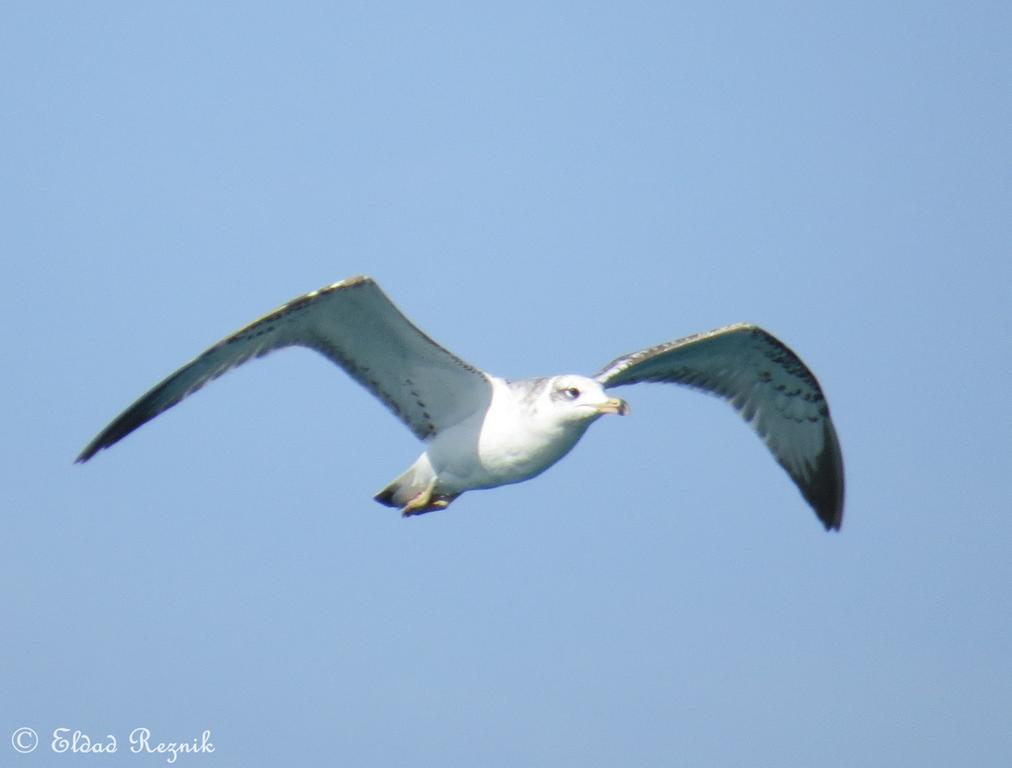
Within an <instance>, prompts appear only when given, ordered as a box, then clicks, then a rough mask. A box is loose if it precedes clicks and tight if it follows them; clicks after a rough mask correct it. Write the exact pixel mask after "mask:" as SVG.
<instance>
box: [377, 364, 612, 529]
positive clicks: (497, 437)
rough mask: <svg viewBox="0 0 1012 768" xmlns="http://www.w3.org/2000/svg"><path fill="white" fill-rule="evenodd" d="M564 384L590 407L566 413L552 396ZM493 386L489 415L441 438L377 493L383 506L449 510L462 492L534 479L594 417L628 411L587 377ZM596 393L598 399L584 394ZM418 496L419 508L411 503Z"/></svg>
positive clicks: (477, 417)
mask: <svg viewBox="0 0 1012 768" xmlns="http://www.w3.org/2000/svg"><path fill="white" fill-rule="evenodd" d="M560 379H564V380H565V382H564V384H565V385H564V386H563V388H566V387H574V386H577V384H578V385H579V388H580V389H581V396H582V398H583V399H585V400H586V401H588V402H585V403H584V404H582V405H580V406H571V407H565V411H566V412H565V413H564V414H563V413H561V409H560V406H558V405H555V404H553V401H552V397H551V393H552V392H553V391H558V390H559V386H560ZM489 382H490V383H491V385H492V400H491V402H490V404H489V408H488V410H487V411H486V412H484V413H475V414H472V415H471V416H469V417H468V418H466V419H465V420H464V421H462V422H460V423H459V424H455V425H453V426H452V427H449V428H448V429H446V430H444V431H442V432H440V433H439V434H437V435H436V436H435V437H434V438H433V439H432V440H431V442H430V443H429V445H428V447H427V448H426V449H425V451H424V452H423V453H422V455H421V456H419V457H418V460H417V461H416V462H415V463H414V464H413V465H412V466H411V467H410V468H409V469H408V471H407V472H406V473H405V474H404V475H402V476H401V477H400V478H398V479H397V480H395V481H394V482H393V483H391V485H390V486H388V487H387V488H386V489H384V490H383V491H381V492H380V493H379V494H377V499H378V500H379V501H381V502H382V503H385V504H389V506H394V507H398V508H401V509H404V510H406V513H407V514H418V513H421V512H428V511H430V510H431V509H438V508H442V507H445V506H447V504H449V501H452V499H454V498H456V497H457V496H459V495H460V494H462V493H463V492H464V491H473V490H477V489H479V488H495V487H496V486H499V485H508V484H510V483H519V482H522V481H524V480H529V479H530V478H532V477H535V476H536V475H539V474H541V473H542V472H544V471H545V470H546V469H548V468H549V467H550V466H552V465H553V464H554V463H555V462H557V461H558V460H559V459H561V458H562V457H563V456H565V455H566V454H567V453H569V451H570V450H572V448H573V446H575V445H576V443H577V442H578V441H579V440H580V438H581V437H582V436H583V433H584V432H586V431H587V427H589V426H590V425H591V423H592V422H593V421H594V420H595V419H597V418H599V417H600V416H602V415H603V414H604V413H608V412H620V411H624V410H628V406H626V405H625V404H624V403H623V402H622V401H619V400H616V399H615V398H609V397H608V396H607V395H605V394H604V391H603V390H602V389H601V385H600V384H598V383H597V382H595V381H593V380H592V379H587V378H584V377H578V376H567V377H554V378H553V379H548V378H538V379H521V380H519V381H506V380H505V379H500V378H498V377H496V376H489ZM553 388H554V389H553ZM595 391H596V392H598V393H599V396H598V397H593V396H591V397H588V396H587V395H586V394H584V393H594V392H595ZM430 485H431V487H430ZM426 493H427V495H426ZM419 494H421V495H419ZM412 499H415V500H416V501H415V502H414V503H415V504H416V505H419V506H417V507H414V506H408V505H409V504H411V503H412V502H411V500H412Z"/></svg>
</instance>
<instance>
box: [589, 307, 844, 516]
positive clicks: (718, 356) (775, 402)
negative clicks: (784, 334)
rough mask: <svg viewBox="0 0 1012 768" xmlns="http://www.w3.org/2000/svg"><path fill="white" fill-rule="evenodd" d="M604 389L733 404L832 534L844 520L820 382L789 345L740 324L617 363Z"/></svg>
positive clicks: (835, 447) (838, 457)
mask: <svg viewBox="0 0 1012 768" xmlns="http://www.w3.org/2000/svg"><path fill="white" fill-rule="evenodd" d="M595 378H596V379H597V380H598V381H599V382H600V383H601V384H602V385H603V386H605V387H618V386H623V385H626V384H636V383H638V382H642V381H662V382H673V383H676V384H685V385H687V386H690V387H694V388H696V389H700V390H703V391H705V392H710V393H713V394H715V395H718V396H719V397H722V398H723V399H724V400H726V401H728V402H729V403H730V404H731V405H732V406H734V408H735V409H737V410H738V411H739V412H740V413H741V415H742V417H743V418H744V419H745V421H747V422H748V423H749V424H750V425H751V426H752V428H753V429H755V431H756V432H758V433H759V435H760V436H761V437H762V438H763V440H764V442H765V443H766V445H767V447H768V448H769V449H770V451H771V452H772V453H773V455H774V456H775V457H776V460H777V461H778V462H779V463H780V466H782V467H783V468H784V469H785V470H786V471H787V473H788V474H789V475H790V476H791V479H792V480H793V481H794V483H795V484H796V485H797V486H798V488H799V490H800V491H801V494H802V495H803V496H804V497H805V499H806V500H807V501H808V503H809V504H811V505H812V507H813V508H814V509H815V512H816V514H817V515H818V516H819V519H820V520H821V521H822V523H823V524H824V525H825V526H826V528H827V530H828V529H839V527H840V524H841V523H842V521H843V488H844V479H843V456H842V454H841V452H840V444H839V441H838V440H837V437H836V430H835V429H834V427H833V422H832V420H831V419H830V417H829V405H828V404H827V403H826V398H825V397H824V396H823V394H822V389H821V388H820V387H819V382H818V381H817V380H816V378H815V376H814V375H813V374H812V372H811V371H810V370H809V369H808V367H807V366H806V365H805V364H804V363H803V362H802V361H801V359H800V358H799V357H798V356H797V355H796V354H794V352H792V351H791V350H790V349H789V348H788V347H787V346H786V345H785V344H784V343H783V342H781V341H780V340H779V339H777V338H776V337H775V336H772V335H771V334H769V333H767V332H766V331H764V330H763V329H762V328H759V327H757V326H754V325H749V324H746V323H741V324H738V325H731V326H727V327H725V328H718V329H717V330H714V331H709V332H708V333H700V334H696V335H694V336H688V337H686V338H684V339H678V340H677V341H670V342H667V343H666V344H660V345H658V346H656V347H650V348H649V349H644V350H642V351H640V352H635V353H633V354H630V355H624V356H622V357H620V358H618V359H616V360H613V361H612V362H611V363H609V364H608V365H607V366H605V367H604V369H603V370H602V371H601V372H600V373H598V374H597V375H596V376H595Z"/></svg>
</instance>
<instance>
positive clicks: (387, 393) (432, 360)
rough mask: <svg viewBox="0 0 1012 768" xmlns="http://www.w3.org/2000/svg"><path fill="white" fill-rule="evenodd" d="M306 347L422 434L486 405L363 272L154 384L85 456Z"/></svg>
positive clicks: (483, 389) (458, 367)
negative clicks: (255, 366)
mask: <svg viewBox="0 0 1012 768" xmlns="http://www.w3.org/2000/svg"><path fill="white" fill-rule="evenodd" d="M288 346H302V347H309V348H310V349H314V350H316V351H318V352H320V353H322V354H324V355H326V356H327V357H328V358H330V359H331V360H332V361H333V362H335V363H337V364H338V365H339V366H341V367H342V368H343V369H344V370H345V371H346V372H347V373H348V374H349V375H351V376H352V377H353V378H354V379H355V380H356V381H358V382H359V383H360V384H362V385H363V386H365V387H366V388H367V389H369V391H371V392H372V393H373V394H374V395H375V396H376V397H378V398H379V399H380V400H382V401H383V403H384V404H386V406H387V407H388V408H390V410H392V411H393V412H394V413H395V414H396V415H397V416H398V417H399V418H400V419H401V420H402V421H403V422H404V423H405V424H406V425H407V426H408V427H409V428H410V429H411V431H412V432H414V433H415V435H417V436H418V437H419V438H421V439H423V440H425V439H428V438H430V437H432V436H433V435H434V434H436V433H437V432H439V431H440V430H442V429H444V428H446V427H448V426H451V425H453V424H456V423H458V422H459V421H462V420H463V419H464V418H466V417H467V416H469V415H470V414H472V413H474V412H475V411H479V410H485V409H487V408H488V404H489V402H490V401H491V397H492V388H491V384H490V383H489V380H488V377H487V376H486V375H485V374H484V373H483V372H482V371H480V370H479V369H477V368H475V367H474V366H471V365H468V364H467V363H465V362H463V361H462V360H460V359H459V358H458V357H456V356H455V355H453V354H451V353H450V352H448V351H447V350H445V349H443V348H442V347H441V346H439V345H438V344H436V343H435V342H434V341H432V339H430V338H429V337H428V336H426V335H425V334H424V333H422V332H421V331H420V330H418V328H416V327H415V326H414V325H412V323H411V322H410V321H409V320H408V319H407V318H406V317H405V316H404V315H403V314H402V313H401V312H400V310H398V309H397V307H395V306H394V305H393V303H392V302H391V301H390V299H388V298H387V297H386V295H385V294H384V293H383V291H382V290H380V288H379V286H378V285H376V283H375V282H374V281H373V280H372V279H371V278H368V277H355V278H350V279H348V280H344V281H342V282H340V283H335V284H334V285H330V286H328V287H326V288H322V289H320V290H318V291H313V292H312V293H308V294H306V295H305V296H300V297H299V298H297V299H295V300H293V301H290V302H288V303H287V304H285V305H284V306H282V307H280V308H279V309H277V310H275V311H274V312H271V313H270V314H267V315H264V316H263V317H261V318H260V319H258V320H255V321H254V322H252V323H250V324H249V325H247V326H246V327H244V328H242V329H241V330H239V331H237V332H236V333H234V334H232V335H231V336H229V337H228V338H226V339H223V340H222V341H220V342H218V343H217V344H215V345H214V346H213V347H211V348H210V349H208V350H207V351H205V352H204V353H203V354H201V355H200V356H199V357H197V358H195V359H194V360H192V361H191V362H189V363H187V364H186V365H184V366H183V367H182V368H180V369H179V370H178V371H176V372H175V373H173V374H172V375H171V376H169V377H168V378H166V379H165V380H164V381H162V382H161V383H160V384H158V385H156V386H155V387H154V388H152V389H151V390H150V391H149V392H147V393H146V394H145V395H143V396H142V397H141V398H140V399H139V400H137V402H135V403H134V404H133V405H131V406H130V407H129V408H127V410H125V411H124V412H123V413H122V414H120V416H118V417H117V418H116V419H115V420H114V421H113V422H112V423H111V424H109V426H107V427H106V428H105V429H104V430H102V432H101V433H100V434H99V435H98V436H97V437H96V438H95V439H94V440H92V441H91V442H90V443H89V444H88V445H87V447H85V449H84V450H83V451H81V455H80V456H78V457H77V461H79V462H83V461H87V460H88V459H90V458H91V457H92V456H94V455H95V454H96V453H97V452H98V451H100V450H101V449H103V448H108V447H109V446H111V445H112V444H113V443H115V442H117V441H118V440H120V439H122V438H123V437H125V436H126V435H128V434H130V433H131V432H133V431H134V430H135V429H137V428H138V427H139V426H141V425H142V424H144V423H146V422H148V421H150V420H151V419H153V418H154V417H155V416H157V415H158V414H160V413H162V412H163V411H165V410H168V409H169V408H171V407H172V406H174V405H175V404H176V403H178V402H179V401H180V400H182V399H183V398H185V397H187V396H188V395H190V394H192V393H194V392H196V391H197V390H198V389H200V388H201V387H202V386H204V385H205V384H206V383H207V382H209V381H211V380H212V379H216V378H217V377H219V376H221V375H222V374H223V373H225V372H226V371H228V370H230V369H232V368H235V367H236V366H238V365H242V364H243V363H245V362H246V361H247V360H250V359H251V358H254V357H262V356H264V355H266V354H267V353H268V352H271V351H273V350H275V349H280V348H282V347H288Z"/></svg>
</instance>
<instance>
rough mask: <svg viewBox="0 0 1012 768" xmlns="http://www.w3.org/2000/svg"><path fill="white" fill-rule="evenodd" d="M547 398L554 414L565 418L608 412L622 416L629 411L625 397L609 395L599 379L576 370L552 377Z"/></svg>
mask: <svg viewBox="0 0 1012 768" xmlns="http://www.w3.org/2000/svg"><path fill="white" fill-rule="evenodd" d="M548 399H549V402H550V403H551V407H552V411H553V412H554V414H555V415H556V416H557V417H559V418H561V419H562V420H564V421H585V420H588V419H596V418H597V417H598V416H601V415H603V414H605V413H617V414H619V415H621V416H625V415H626V414H627V413H629V405H628V404H627V403H626V401H625V400H622V399H621V398H618V397H609V396H608V394H607V393H606V392H605V391H604V387H602V386H601V384H600V383H599V382H597V381H595V380H594V379H588V378H587V377H586V376H577V375H575V374H567V375H565V376H555V377H553V378H551V379H550V380H549V382H548Z"/></svg>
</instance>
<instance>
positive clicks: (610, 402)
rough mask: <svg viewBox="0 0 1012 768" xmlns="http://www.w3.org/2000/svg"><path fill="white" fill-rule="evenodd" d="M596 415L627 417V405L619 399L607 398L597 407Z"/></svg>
mask: <svg viewBox="0 0 1012 768" xmlns="http://www.w3.org/2000/svg"><path fill="white" fill-rule="evenodd" d="M597 412H598V413H617V414H618V415H619V416H627V415H628V414H629V403H627V402H626V401H625V400H623V399H622V398H621V397H609V398H608V399H607V400H605V401H604V402H603V403H601V404H600V405H599V406H597Z"/></svg>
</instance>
